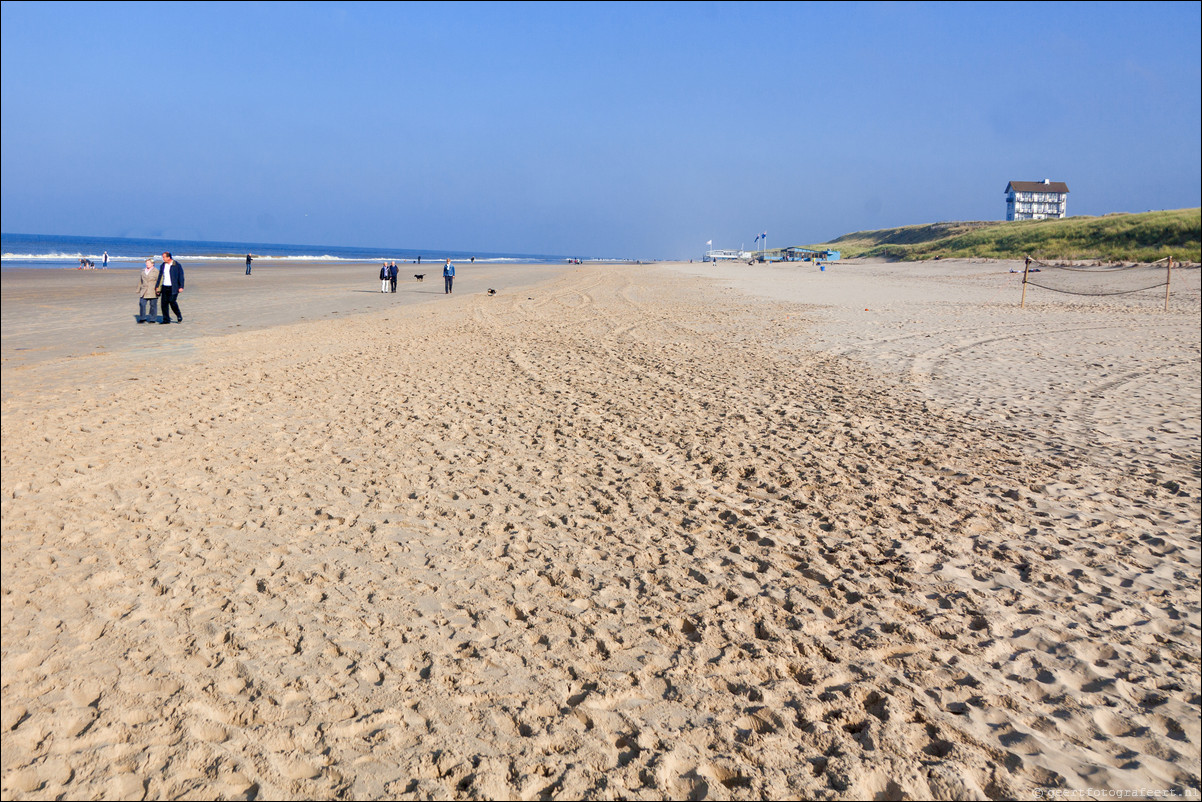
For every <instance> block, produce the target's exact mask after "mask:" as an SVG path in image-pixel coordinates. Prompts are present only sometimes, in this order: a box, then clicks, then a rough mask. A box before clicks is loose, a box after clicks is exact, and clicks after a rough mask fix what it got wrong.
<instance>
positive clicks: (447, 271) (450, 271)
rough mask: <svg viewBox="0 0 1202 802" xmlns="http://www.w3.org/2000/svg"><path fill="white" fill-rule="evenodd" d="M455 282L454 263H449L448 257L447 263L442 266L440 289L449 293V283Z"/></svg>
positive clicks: (444, 292)
mask: <svg viewBox="0 0 1202 802" xmlns="http://www.w3.org/2000/svg"><path fill="white" fill-rule="evenodd" d="M454 283H455V265H453V264H451V260H450V259H448V260H447V263H446V264H445V265H443V266H442V291H443V294H450V293H451V285H453V284H454Z"/></svg>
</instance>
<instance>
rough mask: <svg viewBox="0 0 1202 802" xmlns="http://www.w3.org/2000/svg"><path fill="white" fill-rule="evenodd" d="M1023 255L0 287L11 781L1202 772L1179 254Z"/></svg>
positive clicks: (393, 783)
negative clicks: (1170, 265)
mask: <svg viewBox="0 0 1202 802" xmlns="http://www.w3.org/2000/svg"><path fill="white" fill-rule="evenodd" d="M1009 267H1010V265H1008V264H1005V263H1001V264H998V263H983V264H974V263H969V264H964V263H961V264H955V263H943V264H941V265H921V266H906V265H885V264H862V265H841V266H838V267H833V268H831V269H829V270H828V271H826V272H824V273H821V274H820V273H818V272H817V271H816V270H814V269H812V268H809V269H807V268H803V267H798V266H760V267H754V268H745V267H742V266H739V267H733V266H704V265H688V264H678V265H657V266H642V267H583V268H532V269H530V272H528V273H521V272H517V271H515V272H513V273H506V274H505V275H506V276H509V277H514V276H520V278H515V279H514V281H513V283H511V284H508V285H505V286H503V287H502V286H501V283H502V282H501V279H499V278H497V279H494V278H487V279H485V278H481V279H480V280H479V281H478V282H476V281H475V279H474V278H469V277H468V274H467V271H462V270H461V277H460V280H459V281H457V285H456V287H457V292H456V294H455V295H454V296H452V297H450V298H446V297H444V296H442V288H441V282H440V281H438V280H437V279H438V277H437V276H431V277H430V278H427V280H426V281H425V283H424V284H422V285H406V284H405V281H404V276H402V285H401V288H402V289H404V290H409V291H410V295H411V296H412V298H411V299H410V300H414V301H417V300H421V299H422V298H424V296H422V298H419V297H418V295H419V293H422V292H425V293H430V292H435V293H437V296H438V297H431V298H428V299H427V300H429V301H430V302H429V303H416V302H415V303H408V302H407V301H406V299H403V298H402V297H400V296H401V293H398V295H397V296H386V295H381V294H380V293H379V292H378V287H379V282H378V281H377V280H374V279H373V276H374V274H370V273H369V274H367V275H364V276H363V277H362V278H361V279H357V280H358V281H359V285H360V286H361V289H362V290H363V292H361V293H359V292H355V291H352V290H351V289H350V288H349V287H348V286H347V284H346V282H342V283H341V286H340V284H339V282H340V281H341V279H338V278H331V277H330V276H326V275H316V274H314V275H311V276H310V277H309V278H307V279H305V280H303V281H302V280H295V277H293V278H294V280H291V281H289V282H288V284H287V286H284V285H283V282H279V283H280V285H281V286H280V287H279V289H278V290H277V289H276V288H275V286H274V285H273V287H272V289H271V291H270V292H268V293H261V292H258V291H256V292H250V291H246V290H244V289H243V288H244V287H246V285H245V284H243V283H239V282H238V281H237V280H236V279H244V277H243V276H242V275H241V272H242V271H241V268H238V269H237V274H236V278H235V276H233V275H231V276H228V277H224V278H221V279H218V278H216V277H214V278H213V279H212V280H211V281H210V280H203V279H202V280H198V279H196V278H194V277H193V274H192V273H189V277H188V282H189V284H188V286H189V287H194V288H195V290H196V292H195V294H194V295H191V296H189V295H188V293H189V290H187V289H186V290H185V297H184V299H183V306H184V310H185V311H184V313H185V321H186V322H185V324H184V325H183V326H178V327H177V326H172V327H161V330H160V329H159V327H155V326H134V325H133V324H132V316H133V313H134V311H136V299H135V297H134V291H133V286H134V285H135V284H136V276H134V275H133V274H132V273H131V274H126V275H124V276H122V278H124V279H125V281H126V282H127V283H128V287H127V286H126V283H123V282H120V281H118V280H117V278H114V277H113V275H111V274H113V273H115V271H109V273H110V275H103V274H90V275H88V276H79V277H78V278H79V282H78V283H79V284H81V285H82V284H83V283H84V281H85V280H91V279H93V276H99V278H98V279H97V280H96V282H95V283H94V284H91V285H85V286H88V287H90V288H91V289H92V292H78V291H76V290H74V289H72V290H71V292H72V293H74V295H70V296H69V297H68V298H66V299H64V298H62V297H60V296H59V294H58V293H51V292H50V290H51V289H54V288H56V287H57V283H58V282H61V281H62V280H63V277H62V276H61V275H59V276H55V277H53V278H54V281H51V282H49V283H47V281H44V280H43V278H42V277H33V278H30V279H26V278H24V277H21V276H18V277H13V276H11V275H10V274H9V273H4V274H3V276H2V278H3V303H4V343H3V359H4V363H3V365H4V370H3V385H4V387H3V468H4V470H3V481H2V484H3V487H2V494H0V503H2V505H3V616H2V621H0V624H2V635H3V654H2V675H3V680H2V683H3V721H2V722H0V737H2V738H3V773H2V775H0V789H2V790H3V793H4V797H5V798H13V799H42V798H54V797H58V796H70V797H77V798H84V797H95V796H118V797H121V798H135V799H136V798H142V797H143V796H145V797H155V798H159V797H180V796H189V797H206V798H211V797H225V798H255V797H257V798H317V797H321V798H327V797H338V798H343V797H357V798H383V797H387V798H523V799H533V798H540V797H546V798H582V797H588V798H618V797H621V798H651V799H659V798H714V799H727V798H764V797H771V798H793V797H799V796H800V797H806V798H838V799H852V798H876V797H880V798H903V797H905V796H909V797H916V798H927V797H935V798H984V797H991V798H999V797H1016V798H1034V797H1035V796H1036V795H1037V793H1040V792H1042V791H1044V789H1047V788H1056V789H1062V790H1078V791H1086V790H1088V789H1153V790H1156V789H1165V790H1167V789H1172V788H1177V789H1186V790H1189V789H1194V790H1195V791H1196V789H1197V788H1198V779H1197V778H1198V776H1199V770H1200V754H1199V753H1200V744H1202V737H1200V727H1199V713H1200V708H1202V703H1200V696H1199V691H1200V687H1199V684H1200V683H1199V663H1200V637H1199V633H1200V628H1202V605H1200V603H1199V570H1200V550H1199V548H1200V542H1199V540H1200V538H1199V530H1200V526H1202V511H1200V503H1202V488H1200V482H1199V463H1200V459H1202V448H1200V442H1202V437H1200V428H1202V424H1200V420H1202V412H1200V409H1199V403H1200V402H1199V398H1200V391H1202V378H1200V376H1202V370H1200V365H1202V349H1200V336H1199V325H1198V324H1199V320H1200V309H1202V306H1200V304H1199V298H1198V292H1197V289H1196V281H1195V282H1194V284H1193V285H1183V288H1182V291H1181V293H1180V295H1179V296H1177V297H1175V299H1174V308H1173V309H1172V311H1170V312H1169V313H1167V314H1166V313H1164V312H1161V311H1160V310H1159V303H1158V301H1157V299H1156V298H1155V297H1154V296H1149V297H1148V298H1143V297H1132V298H1127V299H1124V300H1116V299H1107V300H1105V301H1104V302H1099V301H1090V300H1084V301H1083V300H1079V299H1069V298H1062V297H1058V296H1051V295H1041V296H1038V297H1037V298H1034V299H1029V300H1030V301H1031V304H1030V308H1028V309H1027V310H1018V309H1017V294H1016V286H1017V285H1016V284H1015V279H1014V277H1013V275H1011V274H1008V269H1009ZM497 269H498V270H506V271H508V270H513V268H510V267H505V268H497ZM261 270H262V272H260V271H261ZM269 271H270V269H269V268H260V267H259V266H258V265H256V267H255V274H254V276H253V281H255V282H256V286H257V283H258V280H259V279H260V277H261V276H269V275H270V272H269ZM226 272H231V271H229V269H228V268H227V269H226ZM196 273H197V274H198V275H200V274H202V271H201V270H197V271H196ZM118 275H120V274H118ZM69 278H70V279H71V280H72V285H73V286H74V285H75V283H76V282H75V281H74V279H75V278H76V277H75V276H69ZM250 280H251V279H246V281H250ZM217 286H221V287H223V288H224V289H222V291H221V293H218V292H217V291H216V290H215V289H210V288H211V287H217ZM488 286H495V287H498V288H500V289H501V290H502V291H501V292H499V293H498V294H497V295H496V296H493V297H490V296H487V295H485V294H484V293H483V290H484V289H485V288H486V287H488ZM101 287H103V288H108V289H106V290H105V291H106V292H111V293H120V294H124V293H128V310H129V319H128V320H126V321H122V322H120V323H115V322H113V321H112V320H110V318H111V317H112V309H113V308H114V307H113V304H112V301H111V299H109V298H105V297H103V295H102V293H101V291H100V289H99V288H101ZM357 289H358V287H357ZM373 291H374V292H373ZM206 294H211V297H208V298H206V297H205V295H206ZM113 297H116V296H115V295H114V296H113ZM122 297H124V296H123V295H122ZM68 300H69V301H70V303H71V304H73V306H72V307H71V311H72V315H71V316H70V317H69V318H68V319H69V320H70V321H71V322H69V323H68V324H67V326H66V327H65V328H64V327H61V326H59V327H57V328H55V329H54V332H55V334H54V336H55V338H57V339H56V341H55V342H46V339H47V336H48V335H47V332H49V331H51V329H50V328H42V327H51V326H53V322H54V321H57V320H61V319H62V314H63V308H62V306H63V304H65V303H67V301H68ZM123 303H124V301H123ZM335 310H337V314H335ZM251 314H254V315H255V316H256V317H255V322H254V323H253V324H252V323H249V322H248V320H246V319H245V318H247V316H249V315H251ZM302 318H303V319H302ZM239 324H242V329H239ZM76 325H78V326H79V327H80V330H81V331H84V332H86V337H84V336H82V335H80V336H76V335H75V333H74V329H73V327H74V326H76ZM248 327H253V330H247V328H248ZM143 329H150V330H148V331H144V330H143ZM167 338H172V339H167ZM82 339H87V345H86V347H84V346H83V345H82V344H81V343H78V342H76V341H77V340H82ZM101 346H103V347H101Z"/></svg>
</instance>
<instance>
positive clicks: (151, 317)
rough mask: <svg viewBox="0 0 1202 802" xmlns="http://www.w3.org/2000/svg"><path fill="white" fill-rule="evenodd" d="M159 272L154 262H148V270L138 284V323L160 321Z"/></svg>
mask: <svg viewBox="0 0 1202 802" xmlns="http://www.w3.org/2000/svg"><path fill="white" fill-rule="evenodd" d="M158 283H159V271H158V270H156V269H155V266H154V260H153V259H147V260H146V268H145V269H144V270H143V271H142V276H141V280H140V281H139V283H138V322H139V323H146V322H147V321H149V322H151V323H154V322H155V321H156V320H157V319H158V314H157V312H158V308H159V290H158V287H157V285H158ZM147 307H149V309H150V314H147V313H146V311H147Z"/></svg>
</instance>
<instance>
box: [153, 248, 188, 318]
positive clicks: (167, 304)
mask: <svg viewBox="0 0 1202 802" xmlns="http://www.w3.org/2000/svg"><path fill="white" fill-rule="evenodd" d="M158 285H159V299H160V300H162V302H163V303H162V307H163V319H162V320H161V321H159V322H160V323H164V324H165V323H170V322H171V313H172V312H175V319H176V322H177V323H183V322H184V314H183V312H180V311H179V303H178V302H177V301H176V299H177V298H178V297H179V294H180V293H181V292H183V291H184V266H183V265H181V264H180V263H179V262H177V261H175V260H174V259H172V258H171V254H170V253H168V252H167V251H164V252H163V263H162V264H161V265H159V281H158Z"/></svg>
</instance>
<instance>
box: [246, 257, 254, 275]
mask: <svg viewBox="0 0 1202 802" xmlns="http://www.w3.org/2000/svg"><path fill="white" fill-rule="evenodd" d="M253 261H254V259H253V258H251V255H250V254H249V253H248V254H246V275H248V276H249V275H250V263H251V262H253Z"/></svg>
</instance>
